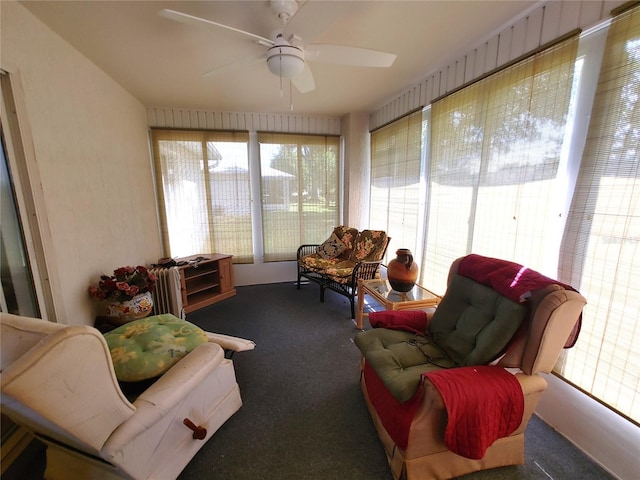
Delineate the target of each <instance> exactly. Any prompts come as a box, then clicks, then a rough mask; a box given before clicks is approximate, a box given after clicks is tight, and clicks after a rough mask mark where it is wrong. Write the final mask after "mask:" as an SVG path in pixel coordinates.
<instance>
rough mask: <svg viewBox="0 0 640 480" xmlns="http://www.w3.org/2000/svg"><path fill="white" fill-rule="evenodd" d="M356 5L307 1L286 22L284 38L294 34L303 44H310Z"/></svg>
mask: <svg viewBox="0 0 640 480" xmlns="http://www.w3.org/2000/svg"><path fill="white" fill-rule="evenodd" d="M298 3H300V2H298ZM356 3H357V2H325V1H314V0H307V1H306V2H304V3H303V4H302V5H300V7H299V8H298V11H297V12H296V13H295V14H294V15H293V17H291V18H290V19H289V21H288V22H287V25H286V26H285V28H284V36H285V38H289V36H290V35H291V34H295V35H298V36H300V37H302V38H303V40H304V41H305V43H311V42H312V41H313V40H314V39H315V38H316V37H317V36H318V35H320V34H321V33H323V32H324V31H325V30H327V29H328V28H329V26H330V25H331V24H332V23H333V22H335V21H336V20H337V19H338V18H341V17H345V16H346V15H348V14H349V13H350V12H351V11H352V10H354V9H355V6H356V5H355V4H356Z"/></svg>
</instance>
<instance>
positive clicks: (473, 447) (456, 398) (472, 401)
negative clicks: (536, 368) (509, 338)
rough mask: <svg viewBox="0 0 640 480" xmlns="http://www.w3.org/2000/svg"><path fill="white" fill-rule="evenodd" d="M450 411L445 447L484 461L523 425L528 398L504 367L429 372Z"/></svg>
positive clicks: (448, 413) (479, 367)
mask: <svg viewBox="0 0 640 480" xmlns="http://www.w3.org/2000/svg"><path fill="white" fill-rule="evenodd" d="M424 376H425V377H426V378H428V379H429V381H431V383H433V385H434V386H435V387H436V388H437V389H438V391H439V392H440V394H441V395H442V398H443V400H444V404H445V407H446V409H447V416H448V420H447V428H446V430H445V437H444V440H445V445H446V446H447V448H448V449H449V450H451V451H452V452H454V453H456V454H458V455H461V456H463V457H466V458H472V459H480V458H482V457H484V454H485V452H486V451H487V448H489V447H490V446H491V444H493V442H495V441H496V440H497V439H499V438H502V437H506V436H508V435H510V434H511V433H513V432H514V431H515V430H516V429H517V428H518V426H519V425H520V423H521V422H522V414H523V412H524V395H523V393H522V389H521V388H520V383H519V382H518V380H517V379H516V378H515V376H514V375H512V374H510V373H509V372H507V371H506V370H504V369H503V368H501V367H495V366H488V365H486V366H476V367H461V368H452V369H449V370H438V371H436V372H430V373H425V374H424Z"/></svg>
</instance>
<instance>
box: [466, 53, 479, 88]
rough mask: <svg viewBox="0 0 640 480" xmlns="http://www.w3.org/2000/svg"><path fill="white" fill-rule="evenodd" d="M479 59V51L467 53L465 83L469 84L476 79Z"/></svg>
mask: <svg viewBox="0 0 640 480" xmlns="http://www.w3.org/2000/svg"><path fill="white" fill-rule="evenodd" d="M477 57H478V49H477V48H476V49H474V50H473V51H472V52H469V53H467V55H466V58H465V61H466V63H465V66H464V83H468V82H470V81H471V80H473V79H474V78H475V71H476V59H477Z"/></svg>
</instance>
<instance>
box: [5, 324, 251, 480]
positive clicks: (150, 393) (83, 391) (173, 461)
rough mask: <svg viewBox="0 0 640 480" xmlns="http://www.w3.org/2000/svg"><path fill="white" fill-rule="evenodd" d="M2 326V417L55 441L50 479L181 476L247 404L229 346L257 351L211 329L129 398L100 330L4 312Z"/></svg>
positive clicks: (50, 443)
mask: <svg viewBox="0 0 640 480" xmlns="http://www.w3.org/2000/svg"><path fill="white" fill-rule="evenodd" d="M0 327H1V340H2V349H1V352H0V357H1V360H0V361H1V364H0V383H1V386H2V413H4V414H6V415H8V416H9V417H11V418H12V419H13V420H14V421H15V422H16V423H18V424H21V425H24V426H26V427H27V428H29V429H30V430H31V431H32V432H33V433H34V435H36V436H37V437H38V438H39V439H40V440H42V441H43V442H44V443H45V444H46V445H47V467H46V471H45V477H46V479H47V480H55V479H65V480H66V479H69V478H82V479H98V478H99V479H101V480H102V479H111V478H133V479H147V478H153V479H175V478H176V477H177V476H178V474H179V473H180V472H181V471H182V470H183V469H184V467H185V466H186V464H187V463H188V462H189V461H190V460H191V459H192V458H193V456H194V455H195V454H196V453H197V452H198V450H199V449H200V448H201V447H202V446H203V445H204V444H205V442H206V441H207V440H208V439H209V438H210V437H211V436H212V435H213V434H214V433H215V432H216V430H218V428H219V427H220V426H221V425H222V424H223V423H224V422H225V421H226V420H227V419H228V418H229V417H231V415H233V414H234V413H235V412H236V411H237V410H238V409H239V408H240V406H241V405H242V400H241V397H240V390H239V387H238V384H237V382H236V377H235V371H234V368H233V363H232V361H231V360H230V359H228V358H225V353H224V351H225V349H227V350H235V351H242V350H250V349H253V348H254V343H253V342H251V341H249V340H244V339H240V338H236V337H228V336H224V335H215V334H209V333H208V334H207V337H208V338H209V342H208V343H205V344H202V345H200V346H198V347H196V348H195V349H194V350H193V351H192V352H191V353H189V354H188V355H187V356H185V357H184V358H183V359H182V360H180V361H179V362H178V363H177V364H175V365H174V366H173V367H172V368H171V369H170V370H169V371H167V372H166V373H165V374H164V375H162V376H161V377H160V378H159V379H158V380H157V381H155V383H153V384H152V385H151V386H150V387H149V388H147V389H146V390H145V391H144V392H142V393H141V394H140V395H139V396H138V397H137V398H136V399H135V400H132V401H129V400H128V399H127V398H126V397H125V395H124V393H123V392H122V390H121V388H120V385H119V384H118V381H117V379H116V375H115V372H114V367H113V363H112V360H111V355H110V353H109V348H108V347H107V343H106V341H105V339H104V337H103V335H102V334H101V333H100V332H99V331H98V330H96V329H95V328H93V327H89V326H67V325H60V324H54V323H50V322H46V321H43V320H38V319H33V318H27V317H20V316H16V315H9V314H4V313H3V314H0ZM219 343H220V344H221V345H222V346H221V345H220V344H219Z"/></svg>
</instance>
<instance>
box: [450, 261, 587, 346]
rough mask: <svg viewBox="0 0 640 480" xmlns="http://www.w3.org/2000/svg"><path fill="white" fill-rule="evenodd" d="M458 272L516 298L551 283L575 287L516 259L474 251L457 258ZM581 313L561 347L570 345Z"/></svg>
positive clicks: (569, 287) (517, 300) (523, 299)
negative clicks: (518, 262) (513, 260)
mask: <svg viewBox="0 0 640 480" xmlns="http://www.w3.org/2000/svg"><path fill="white" fill-rule="evenodd" d="M458 273H459V274H460V275H462V276H464V277H467V278H470V279H472V280H474V281H476V282H478V283H482V284H483V285H487V286H489V287H491V288H493V289H494V290H496V291H497V292H499V293H500V294H501V295H504V296H505V297H507V298H509V299H511V300H513V301H515V302H523V301H525V300H526V297H527V294H528V293H529V292H531V291H532V290H537V289H539V288H544V287H546V286H548V285H551V284H556V285H560V286H561V287H564V288H565V289H566V290H573V291H577V290H576V289H575V288H573V287H572V286H571V285H567V284H564V283H562V282H559V281H557V280H553V279H551V278H549V277H545V276H544V275H542V274H541V273H538V272H536V271H535V270H531V269H529V268H527V267H523V266H522V265H518V264H517V263H513V262H508V261H506V260H500V259H497V258H490V257H483V256H480V255H476V254H471V255H467V256H466V257H464V258H463V259H462V260H461V261H460V265H459V266H458ZM581 325H582V316H580V317H579V318H578V319H577V321H576V324H575V326H574V327H573V330H572V331H571V334H570V335H569V338H568V339H567V341H566V343H565V345H564V347H565V348H571V347H573V346H574V345H575V343H576V340H578V334H579V333H580V327H581Z"/></svg>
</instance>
